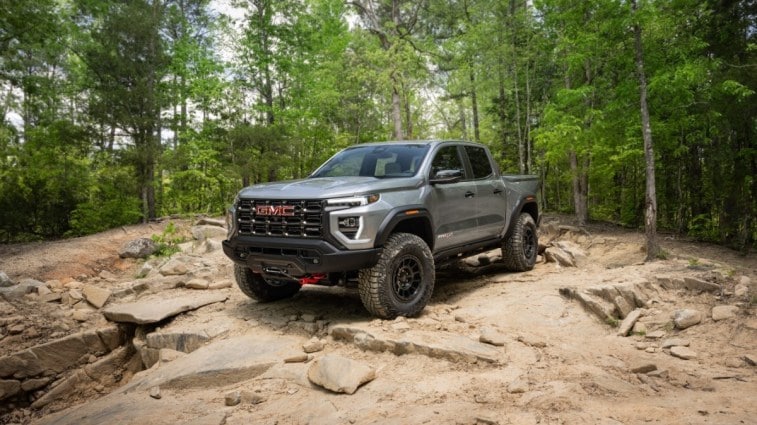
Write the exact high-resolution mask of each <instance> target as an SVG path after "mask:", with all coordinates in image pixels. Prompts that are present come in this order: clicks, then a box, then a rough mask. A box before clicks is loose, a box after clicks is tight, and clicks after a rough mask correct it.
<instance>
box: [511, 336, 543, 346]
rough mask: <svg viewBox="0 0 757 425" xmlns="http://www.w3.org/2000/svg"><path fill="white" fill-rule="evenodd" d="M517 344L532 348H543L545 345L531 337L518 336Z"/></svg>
mask: <svg viewBox="0 0 757 425" xmlns="http://www.w3.org/2000/svg"><path fill="white" fill-rule="evenodd" d="M517 339H518V342H521V343H523V344H526V345H528V346H529V347H534V348H545V347H546V346H547V343H546V342H544V341H543V340H541V339H539V338H537V337H535V336H533V335H529V334H526V335H518V338H517Z"/></svg>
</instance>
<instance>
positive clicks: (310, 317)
mask: <svg viewBox="0 0 757 425" xmlns="http://www.w3.org/2000/svg"><path fill="white" fill-rule="evenodd" d="M316 319H317V317H316V315H315V314H309V313H305V314H303V315H302V321H303V322H308V323H315V320H316Z"/></svg>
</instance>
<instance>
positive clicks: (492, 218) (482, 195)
mask: <svg viewBox="0 0 757 425" xmlns="http://www.w3.org/2000/svg"><path fill="white" fill-rule="evenodd" d="M464 149H465V153H466V156H467V160H468V163H469V164H470V169H471V173H472V174H473V175H472V178H473V182H474V183H475V186H476V211H475V217H476V231H475V235H476V239H486V238H490V237H491V238H493V237H498V236H499V235H500V233H501V232H502V230H503V229H504V226H505V221H506V219H507V215H506V214H507V197H506V193H505V185H504V183H503V182H502V179H500V178H499V175H498V173H496V172H495V170H494V164H492V162H491V159H490V158H491V156H490V155H489V153H488V152H487V151H486V149H485V148H484V147H483V146H472V145H465V146H464Z"/></svg>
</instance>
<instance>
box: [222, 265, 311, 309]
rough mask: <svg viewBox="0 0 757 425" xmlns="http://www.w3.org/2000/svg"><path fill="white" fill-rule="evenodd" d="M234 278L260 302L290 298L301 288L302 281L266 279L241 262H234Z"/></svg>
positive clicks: (241, 287) (245, 291) (240, 287)
mask: <svg viewBox="0 0 757 425" xmlns="http://www.w3.org/2000/svg"><path fill="white" fill-rule="evenodd" d="M234 278H236V281H237V285H239V289H241V290H242V292H243V293H244V294H245V295H247V296H248V297H250V298H252V299H253V300H257V301H260V302H268V301H276V300H280V299H283V298H289V297H291V296H293V295H294V294H296V293H297V291H299V290H300V283H299V282H297V281H294V280H286V279H266V278H264V277H263V276H261V275H260V274H258V273H253V272H252V270H250V269H249V268H248V267H243V266H240V265H239V264H234Z"/></svg>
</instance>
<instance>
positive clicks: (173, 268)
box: [160, 258, 189, 276]
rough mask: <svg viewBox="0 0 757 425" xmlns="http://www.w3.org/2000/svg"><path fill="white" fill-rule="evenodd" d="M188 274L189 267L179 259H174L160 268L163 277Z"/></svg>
mask: <svg viewBox="0 0 757 425" xmlns="http://www.w3.org/2000/svg"><path fill="white" fill-rule="evenodd" d="M188 272H189V269H188V268H187V265H186V264H185V263H184V261H181V260H180V259H178V258H172V259H171V260H169V261H168V262H167V263H166V264H164V265H163V267H161V268H160V274H162V275H163V276H181V275H185V274H187V273H188Z"/></svg>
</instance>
